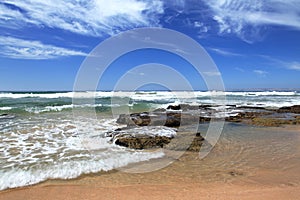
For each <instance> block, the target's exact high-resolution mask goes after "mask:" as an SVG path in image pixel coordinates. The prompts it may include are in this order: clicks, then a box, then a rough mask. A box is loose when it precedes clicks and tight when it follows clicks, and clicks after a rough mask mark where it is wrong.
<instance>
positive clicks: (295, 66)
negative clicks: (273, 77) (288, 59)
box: [286, 62, 300, 71]
mask: <svg viewBox="0 0 300 200" xmlns="http://www.w3.org/2000/svg"><path fill="white" fill-rule="evenodd" d="M286 66H287V69H291V70H297V71H300V63H299V62H292V63H289V64H286Z"/></svg>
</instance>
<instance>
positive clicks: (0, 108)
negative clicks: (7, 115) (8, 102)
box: [0, 107, 13, 110]
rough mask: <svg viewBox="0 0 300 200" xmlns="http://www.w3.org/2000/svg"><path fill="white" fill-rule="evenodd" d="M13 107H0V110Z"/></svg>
mask: <svg viewBox="0 0 300 200" xmlns="http://www.w3.org/2000/svg"><path fill="white" fill-rule="evenodd" d="M11 109H13V107H0V110H11Z"/></svg>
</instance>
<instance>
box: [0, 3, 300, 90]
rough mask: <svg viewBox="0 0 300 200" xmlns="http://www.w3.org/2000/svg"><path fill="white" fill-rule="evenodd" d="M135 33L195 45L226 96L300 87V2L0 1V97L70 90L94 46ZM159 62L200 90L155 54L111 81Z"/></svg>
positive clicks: (121, 66) (119, 67)
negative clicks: (153, 31)
mask: <svg viewBox="0 0 300 200" xmlns="http://www.w3.org/2000/svg"><path fill="white" fill-rule="evenodd" d="M140 27H162V28H168V29H172V30H176V31H179V32H182V33H184V34H186V35H188V36H189V37H191V38H193V39H194V40H196V41H197V42H198V43H199V44H201V45H202V46H203V47H204V48H205V49H206V51H207V52H208V53H209V54H210V56H211V57H212V58H213V60H214V61H215V63H216V65H217V66H218V68H219V70H220V72H221V75H222V78H223V81H224V84H225V87H226V88H227V89H228V90H229V89H245V88H300V0H215V1H204V0H151V1H150V0H109V1H108V0H105V1H104V0H51V1H50V0H22V1H21V0H2V1H1V2H0V90H2V91H3V90H72V88H73V84H74V80H75V77H76V74H77V72H78V70H79V68H80V65H81V63H82V62H83V61H84V59H85V57H86V56H87V55H88V54H89V53H90V52H91V51H92V50H93V49H94V48H95V47H96V46H97V45H98V44H99V43H101V42H102V41H104V40H105V39H107V38H109V37H111V36H114V35H116V34H119V33H121V32H123V31H126V30H131V29H134V28H140ZM113 48H114V47H112V48H111V49H108V51H113V50H114V49H113ZM129 56H130V55H129ZM135 58H136V59H135ZM142 58H145V59H142ZM158 58H159V59H158ZM132 60H135V61H136V60H138V61H139V62H131V61H132ZM174 60H175V61H174ZM160 61H161V62H162V64H165V65H168V66H170V67H174V68H177V69H178V71H179V72H182V73H185V76H187V79H188V80H189V79H190V82H191V83H192V85H193V87H194V88H195V89H204V88H203V85H202V84H198V82H197V80H196V78H195V77H193V75H191V73H189V72H188V71H189V68H190V66H189V65H188V64H187V63H185V62H183V61H182V62H181V61H176V59H174V58H173V57H172V56H171V57H170V55H168V54H165V53H163V52H158V51H145V52H138V53H136V54H135V55H131V57H130V58H127V59H126V58H123V60H122V59H120V60H119V61H117V62H116V63H114V67H115V69H114V70H112V71H113V72H114V73H112V74H114V75H115V76H116V73H115V72H117V71H119V73H120V74H119V75H120V76H121V75H122V73H126V71H128V70H130V68H131V67H134V66H136V65H139V64H143V63H151V62H156V63H157V62H158V63H159V62H160ZM191 72H192V71H191ZM140 75H141V76H142V75H143V73H140ZM117 79H118V78H116V77H114V76H113V75H108V77H107V78H106V79H105V80H106V81H105V82H104V83H103V85H101V87H99V88H100V89H111V88H112V87H113V85H114V83H115V81H117Z"/></svg>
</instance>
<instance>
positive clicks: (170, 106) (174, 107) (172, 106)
mask: <svg viewBox="0 0 300 200" xmlns="http://www.w3.org/2000/svg"><path fill="white" fill-rule="evenodd" d="M167 110H181V106H180V105H169V106H168V107H167Z"/></svg>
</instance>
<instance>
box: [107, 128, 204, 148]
mask: <svg viewBox="0 0 300 200" xmlns="http://www.w3.org/2000/svg"><path fill="white" fill-rule="evenodd" d="M159 132H160V134H157V133H159ZM175 133H176V132H175V129H170V128H163V127H161V126H158V127H154V126H149V127H144V128H141V127H131V128H129V127H126V128H124V129H117V130H115V131H112V132H109V133H107V134H106V136H107V137H111V142H113V143H114V144H116V145H119V146H123V147H127V148H131V149H139V150H141V149H153V148H165V149H168V150H175V151H185V150H188V151H199V150H200V148H201V146H202V144H203V142H204V138H203V137H202V136H201V134H200V133H196V134H194V133H192V132H177V133H176V134H175Z"/></svg>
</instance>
